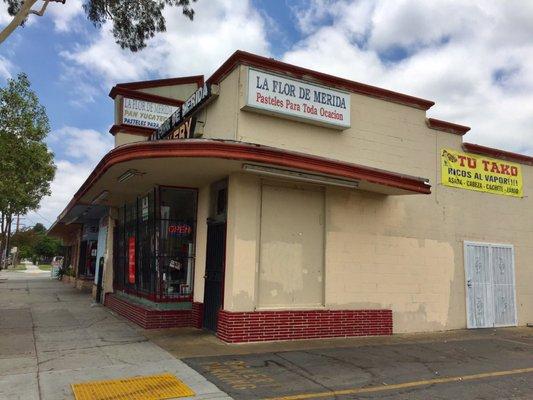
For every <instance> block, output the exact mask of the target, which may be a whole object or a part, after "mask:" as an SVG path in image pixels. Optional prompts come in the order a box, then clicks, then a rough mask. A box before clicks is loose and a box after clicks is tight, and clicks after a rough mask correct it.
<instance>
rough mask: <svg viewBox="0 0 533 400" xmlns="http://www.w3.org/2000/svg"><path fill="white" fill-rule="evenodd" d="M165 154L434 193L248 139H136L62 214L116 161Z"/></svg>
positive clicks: (413, 182) (109, 158)
mask: <svg viewBox="0 0 533 400" xmlns="http://www.w3.org/2000/svg"><path fill="white" fill-rule="evenodd" d="M165 157H205V158H221V159H228V160H240V161H247V162H258V163H266V164H270V165H276V166H280V167H287V168H294V169H300V170H303V171H310V172H315V173H322V174H326V175H332V176H337V177H341V178H348V179H358V180H365V181H367V182H370V183H374V184H379V185H384V186H390V187H394V188H398V189H402V190H406V191H411V192H414V193H421V194H430V193H431V186H430V185H429V184H428V180H427V179H424V178H418V177H413V176H408V175H403V174H398V173H395V172H390V171H385V170H379V169H375V168H370V167H366V166H361V165H357V164H350V163H345V162H340V161H335V160H331V159H327V158H323V157H318V156H313V155H306V154H302V153H297V152H291V151H286V150H282V149H277V148H274V147H267V146H259V145H254V144H249V143H240V142H228V141H221V140H212V139H186V140H184V139H173V140H161V141H142V142H135V143H130V144H125V145H122V146H119V147H116V148H114V149H113V150H111V151H110V152H109V153H107V154H106V155H105V156H104V157H103V158H102V160H100V162H99V163H98V165H97V166H96V167H95V168H94V170H93V171H92V172H91V174H90V175H89V176H88V177H87V179H86V180H85V182H84V183H83V184H82V186H81V187H80V188H79V189H78V191H77V192H76V193H75V194H74V196H73V198H72V199H71V201H70V202H69V203H68V205H67V207H66V208H65V210H64V211H63V212H62V213H61V215H64V214H65V212H68V210H69V209H70V208H72V207H73V206H74V205H75V204H76V203H77V202H78V201H79V200H80V198H81V197H82V196H83V195H84V194H85V193H86V192H87V191H88V190H89V189H90V188H91V186H92V185H93V184H94V183H95V182H96V181H97V180H98V179H99V178H100V176H102V175H103V174H104V173H105V172H106V171H107V170H108V169H109V168H111V167H112V166H113V165H115V164H120V163H122V162H126V161H131V160H135V159H147V158H165Z"/></svg>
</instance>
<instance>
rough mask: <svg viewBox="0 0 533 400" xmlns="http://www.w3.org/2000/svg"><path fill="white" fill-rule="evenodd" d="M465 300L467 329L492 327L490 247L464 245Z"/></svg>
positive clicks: (474, 244)
mask: <svg viewBox="0 0 533 400" xmlns="http://www.w3.org/2000/svg"><path fill="white" fill-rule="evenodd" d="M465 268H466V290H467V293H466V298H467V317H468V324H467V326H468V327H469V328H488V327H492V326H494V316H493V309H494V307H493V303H492V277H491V275H492V274H491V267H490V247H489V245H486V244H478V243H465Z"/></svg>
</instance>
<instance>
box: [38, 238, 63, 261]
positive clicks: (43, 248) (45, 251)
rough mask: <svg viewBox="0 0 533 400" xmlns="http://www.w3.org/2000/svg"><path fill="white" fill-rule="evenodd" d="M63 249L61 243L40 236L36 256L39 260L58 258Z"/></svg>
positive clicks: (54, 239) (55, 239)
mask: <svg viewBox="0 0 533 400" xmlns="http://www.w3.org/2000/svg"><path fill="white" fill-rule="evenodd" d="M60 248H61V241H60V240H59V239H57V238H53V237H50V236H46V235H39V240H38V241H37V243H36V244H35V248H34V250H35V255H36V256H37V257H38V258H39V259H47V258H52V257H54V256H57V255H58V254H59V251H60Z"/></svg>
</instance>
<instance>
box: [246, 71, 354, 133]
mask: <svg viewBox="0 0 533 400" xmlns="http://www.w3.org/2000/svg"><path fill="white" fill-rule="evenodd" d="M243 108H244V109H248V110H254V111H259V112H263V113H268V114H271V113H274V114H276V115H278V116H280V117H285V118H289V119H296V120H300V121H303V122H308V123H314V124H318V125H324V126H328V127H331V128H336V129H347V128H349V127H350V94H349V93H346V92H343V91H340V90H336V89H331V88H326V87H323V86H320V85H315V84H312V83H308V82H303V81H300V80H296V79H292V78H287V77H283V76H279V75H276V74H271V73H268V72H264V71H259V70H256V69H253V68H249V71H248V93H247V99H246V105H245V106H244V107H243Z"/></svg>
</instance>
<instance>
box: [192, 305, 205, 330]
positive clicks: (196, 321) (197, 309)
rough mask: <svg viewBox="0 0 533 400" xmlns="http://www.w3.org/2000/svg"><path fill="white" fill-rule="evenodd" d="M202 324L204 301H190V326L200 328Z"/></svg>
mask: <svg viewBox="0 0 533 400" xmlns="http://www.w3.org/2000/svg"><path fill="white" fill-rule="evenodd" d="M203 324H204V303H198V302H196V301H195V302H194V303H192V326H193V327H195V328H198V329H202V326H203Z"/></svg>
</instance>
